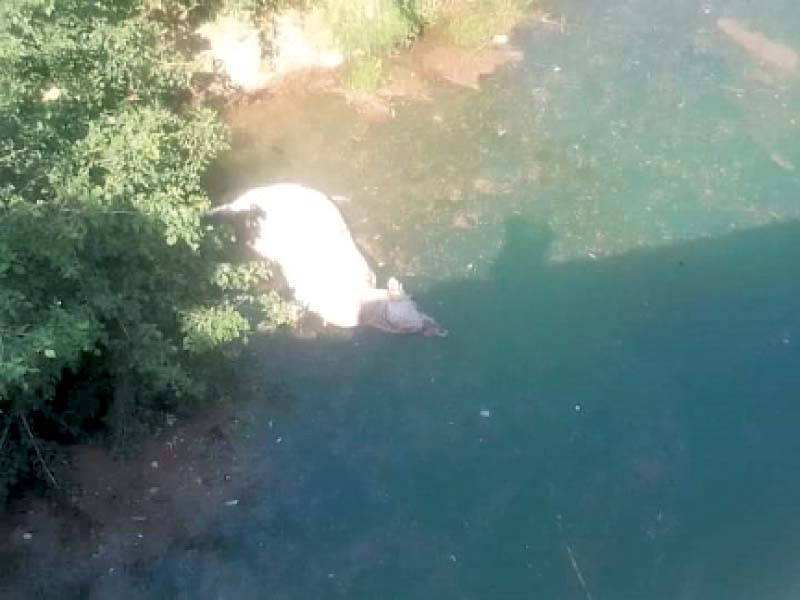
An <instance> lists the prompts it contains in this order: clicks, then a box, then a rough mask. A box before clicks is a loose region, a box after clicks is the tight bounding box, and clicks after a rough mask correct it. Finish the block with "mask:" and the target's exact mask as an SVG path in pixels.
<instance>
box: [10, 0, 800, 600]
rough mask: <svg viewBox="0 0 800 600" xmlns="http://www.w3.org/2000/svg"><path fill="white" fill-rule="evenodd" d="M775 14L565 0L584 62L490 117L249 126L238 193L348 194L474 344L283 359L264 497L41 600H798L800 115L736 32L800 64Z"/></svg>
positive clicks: (359, 219) (318, 343)
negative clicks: (731, 27) (282, 398)
mask: <svg viewBox="0 0 800 600" xmlns="http://www.w3.org/2000/svg"><path fill="white" fill-rule="evenodd" d="M762 4H763V5H764V6H763V8H762V7H761V6H756V5H754V4H753V3H751V2H747V1H745V0H740V1H736V0H730V1H727V2H722V1H720V2H707V3H699V2H694V1H691V2H690V1H689V0H681V1H678V2H671V3H663V2H656V1H655V0H647V1H646V0H616V1H614V2H605V3H598V2H589V1H587V0H563V2H561V3H560V4H559V9H560V10H561V11H563V12H564V14H565V16H566V22H567V28H566V32H565V33H564V34H561V33H560V31H557V30H548V29H534V30H531V31H527V32H523V33H521V34H520V35H519V37H518V40H517V43H518V45H519V46H520V47H521V48H522V49H523V50H524V51H525V54H526V60H525V63H524V64H523V65H522V66H521V67H520V68H519V69H518V70H516V71H509V72H504V73H501V74H498V75H496V76H494V77H493V78H492V79H491V80H489V81H487V82H485V85H484V89H483V90H482V91H481V92H473V91H463V90H456V89H450V88H445V87H442V88H441V89H438V90H436V93H435V94H434V99H433V100H432V101H431V102H429V103H407V104H404V105H399V106H397V107H396V117H395V118H394V119H391V120H388V121H381V122H373V121H369V120H367V119H365V118H363V117H360V116H358V115H357V114H356V113H355V112H353V111H352V110H350V109H349V108H348V107H347V106H346V105H345V104H344V103H343V102H342V101H340V100H338V99H336V98H331V97H325V96H322V97H316V96H315V97H310V98H308V99H305V100H302V101H296V100H293V101H292V102H287V103H285V105H283V106H282V108H283V112H282V113H281V114H280V115H278V114H276V113H275V112H270V111H271V110H272V109H270V107H269V106H266V107H265V106H250V107H246V108H243V109H242V110H241V112H240V113H239V114H237V115H234V121H235V122H237V123H239V124H240V126H241V127H243V128H245V127H246V129H242V130H241V131H240V132H239V134H238V139H237V148H238V150H237V151H236V152H235V153H234V154H233V155H232V156H231V158H230V160H229V162H228V164H227V165H224V166H223V167H224V168H223V171H222V172H220V173H219V174H218V175H217V177H215V179H214V183H213V185H214V186H216V188H217V189H218V190H219V191H220V193H222V192H223V191H228V190H235V189H237V188H244V187H248V186H251V185H253V184H255V183H263V182H265V181H277V180H281V179H290V180H295V181H302V182H303V183H306V184H308V185H312V186H315V187H318V188H320V189H324V190H326V191H328V192H329V193H331V194H340V195H342V196H345V197H346V198H348V199H349V202H347V203H345V204H343V206H342V210H343V212H344V213H345V214H346V215H347V217H348V220H349V221H350V223H351V224H352V228H353V230H354V233H355V235H356V237H357V239H358V240H359V242H360V243H361V244H362V245H363V247H364V248H365V250H366V251H367V253H369V254H370V255H371V257H372V258H373V260H374V261H375V263H376V264H378V265H380V267H381V269H380V270H381V271H382V273H383V274H384V275H389V274H397V275H398V276H403V277H404V278H405V279H406V280H408V285H407V287H408V288H409V290H410V291H417V292H418V295H419V299H420V302H421V304H422V305H424V306H426V307H429V308H430V310H431V312H432V313H435V314H436V315H437V316H441V320H442V321H443V324H444V325H445V326H446V327H448V329H450V332H451V335H450V337H449V338H447V339H433V340H430V339H421V338H402V337H394V336H385V335H382V334H380V333H378V332H369V331H359V332H356V333H355V334H354V335H353V336H337V335H334V334H324V335H321V336H320V337H318V338H316V339H306V340H298V339H295V338H292V337H289V336H286V337H278V338H277V339H265V340H261V341H260V342H258V343H257V344H256V345H255V346H254V347H253V348H252V349H251V353H250V355H249V356H248V357H247V358H246V359H243V360H242V363H241V368H242V371H243V372H246V373H247V374H248V377H259V378H263V379H265V380H268V381H272V380H275V379H279V380H281V381H283V382H284V383H285V385H286V386H287V387H288V389H290V390H291V394H292V397H293V401H292V403H291V409H290V410H289V411H288V412H283V413H281V414H276V413H274V412H273V411H272V409H271V408H270V407H269V406H258V405H255V406H247V407H244V408H242V410H243V411H245V412H248V411H249V413H250V415H251V418H252V423H253V425H252V430H251V431H250V433H249V435H251V437H250V438H248V439H247V440H246V441H242V442H241V443H242V444H243V445H244V446H243V447H245V448H246V449H247V450H246V451H244V450H243V451H242V453H241V456H242V459H241V460H242V461H243V463H244V466H243V467H242V472H245V473H246V472H254V473H262V472H263V473H264V475H263V481H262V480H261V477H259V478H256V479H255V480H254V479H252V478H251V479H249V480H248V481H249V484H248V485H249V487H248V493H247V495H246V497H245V500H243V501H242V502H241V503H239V504H238V505H236V506H221V507H220V511H219V513H218V515H216V516H215V518H208V519H206V520H205V521H204V526H203V528H201V529H200V530H197V529H193V530H192V531H191V533H187V534H185V535H178V536H177V537H176V538H175V539H172V540H168V541H167V542H166V543H165V545H164V548H163V553H162V554H161V556H160V557H158V558H154V557H152V556H150V557H149V558H148V559H147V560H146V561H140V562H135V559H132V558H129V557H126V556H124V555H123V556H120V557H118V560H119V563H120V564H121V565H125V568H120V569H119V570H118V572H117V573H116V575H115V576H114V577H116V578H110V579H109V577H110V576H109V575H108V574H107V573H104V574H103V576H102V577H100V576H99V575H98V573H97V572H96V571H93V570H92V567H91V565H90V566H86V565H82V566H81V569H83V570H82V571H81V576H80V577H71V578H67V577H63V578H60V577H58V576H54V579H53V581H54V587H51V588H48V587H47V586H46V585H42V587H40V588H38V589H40V590H41V589H43V590H44V591H43V592H42V593H43V594H50V596H55V590H56V589H57V588H56V585H57V584H58V583H59V582H61V581H62V580H64V579H67V580H69V581H70V582H74V581H76V580H77V581H80V582H81V583H80V585H78V584H75V585H74V586H72V587H69V586H68V590H69V593H72V590H73V588H74V590H75V591H74V594H73V596H74V597H102V593H107V592H108V591H109V590H112V591H113V592H114V593H115V594H117V595H118V597H180V598H193V597H202V598H228V597H235V598H263V597H269V598H476V599H483V598H530V597H537V598H554V599H556V598H558V599H571V598H575V599H578V600H582V599H586V598H588V597H589V595H591V597H592V598H595V599H604V598H607V599H624V598H653V599H664V600H666V599H675V598H677V599H698V600H700V599H702V600H710V599H717V598H719V599H726V600H727V599H735V598H741V599H751V598H759V599H760V600H764V599H766V600H771V599H775V600H784V599H790V598H795V597H797V595H798V593H800V578H798V576H797V572H798V570H797V565H798V561H800V547H798V546H797V544H796V542H795V540H796V539H797V536H798V534H800V515H798V513H797V510H796V507H797V505H798V501H799V500H800V480H798V479H797V477H796V473H797V471H798V467H799V466H800V464H799V463H800V458H798V457H800V452H798V450H800V448H798V446H800V437H798V436H797V432H796V426H795V423H796V422H797V418H798V417H800V414H798V413H799V412H800V409H799V408H798V406H797V403H796V400H795V398H794V397H793V396H792V392H793V391H794V390H795V389H797V387H798V386H797V384H798V383H800V382H798V375H797V373H800V369H798V367H800V364H798V362H800V361H798V358H800V355H798V350H797V338H798V336H800V317H799V316H798V311H797V298H798V297H800V294H799V293H798V292H800V289H798V288H800V265H799V264H798V262H797V260H795V258H794V257H796V256H798V255H800V254H798V253H800V225H797V224H796V223H795V222H793V221H792V219H793V218H795V217H796V216H797V215H798V205H797V202H796V199H797V197H798V192H800V181H798V173H800V171H798V170H795V169H800V147H798V145H797V144H796V143H795V140H796V139H797V119H798V118H800V117H799V116H798V113H797V111H798V106H800V104H798V100H799V99H800V94H799V93H798V82H797V80H796V79H794V78H793V76H791V75H787V74H785V73H778V72H773V71H770V70H769V65H765V64H758V63H757V62H755V61H753V59H752V57H751V56H749V55H748V54H747V53H744V52H742V51H741V49H740V48H737V47H736V45H734V44H731V43H730V42H729V41H728V40H726V39H725V38H724V36H723V35H721V33H720V32H719V31H718V30H717V27H716V20H717V19H718V18H719V17H729V18H736V19H739V20H741V21H742V22H747V23H748V25H749V27H750V28H751V29H753V30H759V31H762V32H765V33H766V34H768V35H770V36H774V37H775V39H778V40H780V41H782V42H783V43H787V44H792V43H794V44H795V45H796V46H797V47H800V38H798V37H797V35H798V34H797V31H800V27H798V26H799V25H800V22H798V20H799V19H800V13H798V12H797V11H796V9H795V7H794V5H793V3H792V2H789V1H788V0H769V1H767V2H765V3H762ZM757 11H758V12H757ZM279 101H280V99H276V102H279ZM273 106H274V105H273ZM260 455H263V460H264V461H268V462H269V465H270V468H269V469H268V470H265V469H256V468H253V469H250V468H248V465H250V466H252V467H254V466H255V465H257V464H260V461H259V456H260ZM187 506H188V505H187ZM31 556H32V557H33V558H35V557H36V554H35V552H34V553H32V554H31ZM49 561H50V562H49V563H47V564H46V566H47V568H48V569H51V568H52V569H54V572H55V573H58V572H59V570H61V571H63V570H68V569H69V568H71V567H72V568H75V567H74V565H70V564H69V560H68V559H66V558H62V559H61V561H63V562H59V559H58V558H57V557H51V558H50V559H49ZM23 564H24V562H23ZM43 566H45V563H39V565H38V567H37V565H36V563H35V561H33V564H32V565H30V571H31V572H35V571H36V569H37V568H39V569H41V568H42V567H43ZM29 579H30V578H29ZM109 581H111V583H109ZM64 589H65V588H64V587H63V586H62V587H61V588H60V589H58V592H59V593H60V594H61V596H62V597H64V595H65V593H66V592H65V591H64Z"/></svg>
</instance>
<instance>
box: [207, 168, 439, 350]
mask: <svg viewBox="0 0 800 600" xmlns="http://www.w3.org/2000/svg"><path fill="white" fill-rule="evenodd" d="M211 213H213V214H220V213H247V214H250V215H253V216H255V222H256V223H255V225H256V227H255V230H254V233H253V236H252V238H251V239H250V240H249V245H250V246H251V247H252V248H253V250H255V251H256V252H257V253H258V254H260V255H261V256H263V257H264V258H266V259H268V260H270V261H272V262H274V263H276V264H277V265H279V266H280V268H281V271H282V272H283V276H284V278H285V279H286V282H287V284H288V285H289V287H291V288H292V290H293V292H294V296H295V299H296V300H297V301H298V302H299V303H300V304H301V305H303V306H304V307H305V308H306V309H307V310H309V311H311V312H313V313H315V314H317V315H319V316H320V317H322V319H323V320H324V321H325V323H326V324H332V325H336V326H338V327H356V326H358V325H368V326H371V327H376V328H378V329H382V330H384V331H389V332H391V333H422V334H424V335H437V336H445V335H447V332H446V331H445V330H444V329H442V328H441V327H439V325H437V323H436V321H434V320H433V319H432V318H431V317H429V316H428V315H426V314H425V313H423V312H421V311H420V310H419V308H418V307H417V304H416V302H414V300H413V299H412V298H411V297H410V296H409V295H408V294H406V293H405V291H404V290H403V286H402V285H401V284H400V282H399V281H397V279H395V278H394V277H391V278H389V280H388V282H387V287H386V288H378V287H376V283H377V281H376V277H375V273H374V272H373V271H372V269H370V267H369V265H368V264H367V261H366V260H365V259H364V256H363V255H362V254H361V252H360V251H359V250H358V247H357V246H356V244H355V242H354V241H353V238H352V236H351V235H350V230H349V229H348V227H347V224H346V223H345V221H344V219H343V218H342V215H341V213H340V212H339V209H338V208H337V207H336V204H334V202H333V201H332V200H331V199H329V198H328V197H327V196H326V195H325V194H323V193H322V192H319V191H317V190H314V189H311V188H307V187H305V186H302V185H298V184H292V183H281V184H276V185H270V186H266V187H258V188H254V189H251V190H249V191H247V192H245V193H244V194H242V195H241V196H239V197H238V198H237V199H236V200H234V201H233V202H231V203H229V204H223V205H221V206H218V207H217V208H215V209H213V210H212V211H211Z"/></svg>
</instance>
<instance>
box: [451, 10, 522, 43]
mask: <svg viewBox="0 0 800 600" xmlns="http://www.w3.org/2000/svg"><path fill="white" fill-rule="evenodd" d="M533 4H534V2H533V1H532V0H471V1H466V2H464V3H462V4H460V5H459V6H458V7H457V8H456V9H455V10H453V12H452V13H450V14H449V15H448V17H447V21H446V25H445V28H444V29H445V34H446V35H447V37H448V38H449V39H450V40H451V41H453V42H454V43H455V44H457V45H459V46H462V47H465V48H480V47H481V46H485V45H486V44H488V43H490V42H491V40H492V37H493V36H494V35H496V34H503V33H508V32H509V31H510V30H511V29H513V28H514V27H515V26H516V25H517V24H519V23H520V21H522V19H523V18H524V17H525V15H526V14H528V13H529V12H530V10H531V6H532V5H533Z"/></svg>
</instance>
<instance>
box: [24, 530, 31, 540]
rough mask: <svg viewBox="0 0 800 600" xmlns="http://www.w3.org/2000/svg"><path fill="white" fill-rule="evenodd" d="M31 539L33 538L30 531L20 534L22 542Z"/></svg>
mask: <svg viewBox="0 0 800 600" xmlns="http://www.w3.org/2000/svg"><path fill="white" fill-rule="evenodd" d="M32 537H33V534H32V533H31V532H30V531H26V532H25V533H23V534H22V539H23V540H29V539H31V538H32Z"/></svg>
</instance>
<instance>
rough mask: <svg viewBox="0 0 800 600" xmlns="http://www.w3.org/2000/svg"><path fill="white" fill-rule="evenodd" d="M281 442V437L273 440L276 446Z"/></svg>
mask: <svg viewBox="0 0 800 600" xmlns="http://www.w3.org/2000/svg"><path fill="white" fill-rule="evenodd" d="M282 442H283V437H281V436H278V437H277V438H275V443H276V444H280V443H282Z"/></svg>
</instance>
